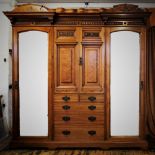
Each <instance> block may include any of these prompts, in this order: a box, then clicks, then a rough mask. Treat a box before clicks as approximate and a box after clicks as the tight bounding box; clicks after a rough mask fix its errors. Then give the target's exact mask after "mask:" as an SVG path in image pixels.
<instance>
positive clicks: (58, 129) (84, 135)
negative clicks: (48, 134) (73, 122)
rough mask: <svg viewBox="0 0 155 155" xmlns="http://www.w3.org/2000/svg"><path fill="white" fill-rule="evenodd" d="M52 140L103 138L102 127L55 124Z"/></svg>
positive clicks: (92, 139)
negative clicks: (74, 126)
mask: <svg viewBox="0 0 155 155" xmlns="http://www.w3.org/2000/svg"><path fill="white" fill-rule="evenodd" d="M54 140H57V141H59V140H60V141H75V140H76V141H77V140H78V141H83V140H84V141H95V140H96V141H101V140H104V128H101V127H100V128H99V127H85V128H81V126H77V127H76V128H73V127H66V126H55V128H54Z"/></svg>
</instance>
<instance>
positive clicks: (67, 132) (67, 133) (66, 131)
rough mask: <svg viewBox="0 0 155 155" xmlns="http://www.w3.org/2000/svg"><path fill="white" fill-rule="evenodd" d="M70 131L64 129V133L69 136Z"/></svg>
mask: <svg viewBox="0 0 155 155" xmlns="http://www.w3.org/2000/svg"><path fill="white" fill-rule="evenodd" d="M70 133H71V132H70V131H69V130H64V131H62V134H64V135H65V136H67V135H70Z"/></svg>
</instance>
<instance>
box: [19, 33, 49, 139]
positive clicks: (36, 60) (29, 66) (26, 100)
mask: <svg viewBox="0 0 155 155" xmlns="http://www.w3.org/2000/svg"><path fill="white" fill-rule="evenodd" d="M19 93H20V136H47V135H48V116H47V114H48V34H47V33H46V32H40V31H28V32H22V33H20V34H19Z"/></svg>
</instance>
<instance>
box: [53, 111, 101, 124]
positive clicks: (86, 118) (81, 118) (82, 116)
mask: <svg viewBox="0 0 155 155" xmlns="http://www.w3.org/2000/svg"><path fill="white" fill-rule="evenodd" d="M54 121H55V124H57V125H58V124H59V125H64V126H67V125H73V124H82V125H83V124H86V125H100V126H103V125H104V114H97V113H96V114H88V113H79V115H77V114H62V113H55V117H54Z"/></svg>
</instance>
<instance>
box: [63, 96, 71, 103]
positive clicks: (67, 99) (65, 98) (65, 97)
mask: <svg viewBox="0 0 155 155" xmlns="http://www.w3.org/2000/svg"><path fill="white" fill-rule="evenodd" d="M62 99H63V100H64V101H65V102H67V101H69V100H70V97H68V96H64V97H62Z"/></svg>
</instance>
